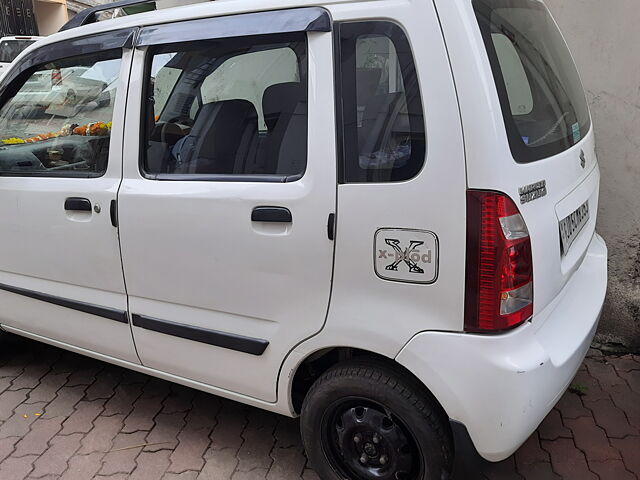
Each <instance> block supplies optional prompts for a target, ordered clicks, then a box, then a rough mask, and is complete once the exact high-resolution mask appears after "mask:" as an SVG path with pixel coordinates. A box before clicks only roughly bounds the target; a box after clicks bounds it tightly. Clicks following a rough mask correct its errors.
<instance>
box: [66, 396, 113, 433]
mask: <svg viewBox="0 0 640 480" xmlns="http://www.w3.org/2000/svg"><path fill="white" fill-rule="evenodd" d="M103 408H104V399H99V400H94V401H92V402H89V401H84V400H83V401H80V402H79V403H78V404H77V405H76V411H75V412H73V413H72V414H71V416H70V417H69V418H67V419H66V420H65V421H64V424H63V428H62V432H60V433H61V435H69V434H70V433H87V432H89V431H90V430H91V429H92V428H93V421H94V420H95V419H96V418H97V417H98V415H100V412H102V410H103Z"/></svg>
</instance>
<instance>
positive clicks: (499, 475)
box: [483, 457, 523, 480]
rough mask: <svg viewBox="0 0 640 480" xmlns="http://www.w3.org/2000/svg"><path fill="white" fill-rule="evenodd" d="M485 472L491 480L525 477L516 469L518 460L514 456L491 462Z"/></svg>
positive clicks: (509, 479)
mask: <svg viewBox="0 0 640 480" xmlns="http://www.w3.org/2000/svg"><path fill="white" fill-rule="evenodd" d="M483 473H484V476H485V477H486V478H487V479H489V480H522V478H523V477H522V475H520V474H519V473H518V472H517V470H516V462H515V460H514V458H513V457H509V458H507V459H506V460H503V461H502V462H499V463H493V464H490V465H489V466H487V470H485V471H484V472H483Z"/></svg>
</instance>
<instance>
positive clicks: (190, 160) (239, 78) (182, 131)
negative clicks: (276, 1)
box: [142, 33, 307, 181]
mask: <svg viewBox="0 0 640 480" xmlns="http://www.w3.org/2000/svg"><path fill="white" fill-rule="evenodd" d="M306 45H307V44H306V35H305V34H303V33H300V34H287V35H269V36H263V37H250V38H245V39H238V38H231V39H222V40H215V41H202V42H193V43H189V44H181V45H168V46H163V47H156V48H155V49H153V50H152V51H151V58H150V61H149V66H148V81H147V89H148V91H149V93H151V90H152V93H151V95H147V96H146V98H147V100H146V107H145V111H146V114H145V122H146V128H145V130H146V142H145V148H144V151H143V165H142V170H143V173H144V174H145V175H146V176H147V177H148V178H156V179H185V178H189V177H185V175H189V176H194V177H193V178H194V179H196V180H198V179H200V180H204V179H220V180H224V179H225V178H224V177H220V178H218V176H231V175H240V176H252V178H253V179H255V180H257V181H260V180H261V178H262V179H264V180H267V177H272V178H275V177H277V178H280V179H281V180H280V181H291V180H295V179H297V178H299V177H300V176H301V175H302V174H303V173H304V171H305V167H306V158H307V80H306V76H307V54H306V49H307V46H306ZM207 177H208V178H207Z"/></svg>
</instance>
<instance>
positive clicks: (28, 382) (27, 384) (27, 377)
mask: <svg viewBox="0 0 640 480" xmlns="http://www.w3.org/2000/svg"><path fill="white" fill-rule="evenodd" d="M50 369H51V367H49V366H48V365H44V364H42V363H35V364H31V365H27V366H26V367H25V369H24V370H23V372H22V373H21V374H20V375H18V376H17V377H16V378H14V379H13V381H12V382H11V387H10V389H11V390H20V389H23V388H35V387H37V386H38V384H39V383H40V379H41V378H42V377H44V376H45V375H46V374H47V372H49V370H50Z"/></svg>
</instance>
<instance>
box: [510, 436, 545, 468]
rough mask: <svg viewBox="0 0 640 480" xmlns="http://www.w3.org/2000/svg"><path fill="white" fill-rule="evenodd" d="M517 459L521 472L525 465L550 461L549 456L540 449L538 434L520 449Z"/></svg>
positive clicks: (516, 455)
mask: <svg viewBox="0 0 640 480" xmlns="http://www.w3.org/2000/svg"><path fill="white" fill-rule="evenodd" d="M515 457H516V466H517V467H518V470H521V467H523V466H525V465H531V464H533V463H539V462H548V461H549V454H548V453H547V452H545V451H544V450H543V449H542V448H541V447H540V438H538V432H533V434H532V435H531V436H530V437H529V438H528V439H527V441H526V442H524V444H523V445H522V447H520V448H519V449H518V451H517V452H516V454H515Z"/></svg>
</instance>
